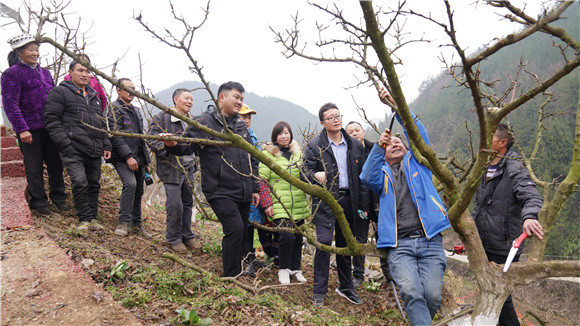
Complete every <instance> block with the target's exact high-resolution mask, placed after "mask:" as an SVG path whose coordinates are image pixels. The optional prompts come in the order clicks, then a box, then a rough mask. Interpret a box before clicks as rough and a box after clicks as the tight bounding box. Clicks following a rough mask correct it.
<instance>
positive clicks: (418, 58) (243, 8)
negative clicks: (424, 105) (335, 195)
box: [0, 0, 539, 123]
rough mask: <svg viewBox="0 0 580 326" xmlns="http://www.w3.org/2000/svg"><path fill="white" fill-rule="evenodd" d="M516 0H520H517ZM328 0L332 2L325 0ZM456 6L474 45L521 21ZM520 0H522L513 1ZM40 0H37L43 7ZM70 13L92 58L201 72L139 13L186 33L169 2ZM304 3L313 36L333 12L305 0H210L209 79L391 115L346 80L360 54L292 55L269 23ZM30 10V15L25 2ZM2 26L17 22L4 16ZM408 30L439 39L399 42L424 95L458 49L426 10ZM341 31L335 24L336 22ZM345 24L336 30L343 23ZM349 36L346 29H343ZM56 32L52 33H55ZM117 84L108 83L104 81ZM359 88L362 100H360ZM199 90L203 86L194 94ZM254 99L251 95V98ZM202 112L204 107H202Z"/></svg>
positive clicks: (128, 73)
mask: <svg viewBox="0 0 580 326" xmlns="http://www.w3.org/2000/svg"><path fill="white" fill-rule="evenodd" d="M0 2H2V3H4V4H6V5H8V6H11V7H12V8H21V6H22V2H21V1H15V0H0ZM512 2H513V1H512ZM538 2H539V1H532V3H530V4H528V5H527V9H528V10H529V13H531V14H537V13H538V12H539V4H538ZM173 3H174V6H175V8H176V10H177V13H178V14H180V15H183V16H184V17H185V18H186V19H187V21H188V22H190V23H191V24H192V25H197V24H198V22H199V21H200V17H201V10H200V9H199V8H200V7H202V6H204V5H205V2H204V1H192V0H175V1H173ZM323 3H324V2H323ZM336 3H337V5H338V6H339V7H341V8H344V9H345V10H344V14H345V15H346V16H347V17H349V19H351V20H352V21H353V22H355V23H356V22H359V21H361V20H362V18H361V16H362V10H361V8H360V5H359V4H358V2H356V1H350V0H343V1H337V2H336ZM374 3H375V5H382V6H385V7H386V6H389V5H393V4H394V3H395V2H393V1H375V2H374ZM409 3H410V6H411V8H413V9H414V10H416V11H420V12H422V13H424V14H426V15H432V16H433V17H443V14H444V10H445V7H444V5H443V1H427V0H424V1H409ZM451 3H452V6H453V8H454V10H455V17H456V22H455V24H456V29H457V31H458V38H459V42H460V44H462V45H464V46H467V47H468V52H469V51H470V50H471V51H473V50H475V49H476V48H477V47H478V46H480V45H482V44H485V43H488V42H490V41H491V40H492V39H493V38H494V37H501V36H503V35H506V34H509V33H511V32H512V31H514V30H515V29H518V28H519V26H518V25H516V24H513V23H508V22H506V21H505V20H501V17H500V16H498V15H497V14H494V10H493V9H492V8H489V7H488V6H485V5H482V4H478V5H474V4H472V3H473V2H472V1H465V0H456V1H452V2H451ZM513 3H516V4H519V5H521V2H520V1H517V2H513ZM39 4H40V1H33V7H34V8H39ZM68 12H69V13H71V14H70V15H68V16H67V19H68V20H69V21H70V22H75V21H76V20H77V19H78V18H76V17H80V18H81V20H82V22H83V29H84V30H86V29H88V28H89V27H90V31H89V32H88V35H89V36H90V37H91V38H90V40H89V43H90V44H89V46H88V49H87V53H88V54H89V55H90V56H91V60H92V62H93V64H95V65H96V66H97V67H99V68H104V69H103V70H104V71H106V72H110V71H111V68H110V65H111V63H113V62H114V61H115V60H116V59H117V58H120V57H122V60H121V61H120V63H119V65H118V67H117V68H118V70H119V71H118V72H117V75H118V76H122V77H129V78H132V79H133V80H134V81H135V80H138V77H139V65H138V58H139V55H140V56H141V60H142V62H143V73H144V84H145V85H146V86H147V87H148V88H150V89H152V90H153V91H154V92H157V91H160V90H163V89H166V88H168V87H170V86H172V85H173V84H175V83H178V82H180V81H184V80H198V78H197V76H195V75H193V74H192V73H190V72H189V70H188V66H190V65H191V64H190V63H189V62H188V60H187V58H186V56H185V54H184V53H183V52H180V51H179V50H176V49H171V48H168V47H167V46H166V45H163V44H161V43H160V42H158V41H157V40H154V39H153V38H152V37H151V36H150V35H149V34H147V33H146V32H145V31H144V30H143V28H142V27H141V26H140V25H139V24H138V23H137V22H136V21H135V20H133V19H132V17H133V16H134V15H137V14H138V13H141V14H142V15H143V20H144V21H146V22H148V23H149V24H150V26H151V27H152V28H154V29H156V30H158V31H160V33H163V28H167V29H169V30H171V31H174V32H175V33H176V34H178V35H181V33H182V32H183V29H182V27H181V26H180V23H178V22H176V21H175V20H173V19H172V16H171V14H170V7H169V3H168V2H165V1H127V0H124V1H119V0H116V1H113V0H101V1H87V0H71V3H70V6H69V9H68ZM297 12H298V14H299V17H301V19H302V23H301V26H302V27H301V31H302V34H303V37H304V39H303V41H307V42H309V43H310V44H312V41H313V40H314V38H315V37H316V35H317V34H316V29H315V26H316V25H315V24H316V21H319V22H323V23H325V24H328V23H329V22H330V20H329V17H328V16H327V15H326V14H324V13H322V12H321V11H320V10H317V9H315V8H312V7H311V6H309V5H308V4H307V3H306V2H305V1H301V0H293V1H288V0H287V1H277V0H247V1H213V2H212V3H211V4H210V15H209V19H208V21H207V22H206V23H205V25H203V27H202V28H201V29H200V30H199V31H198V32H196V36H195V37H194V41H193V46H192V48H193V51H192V55H193V57H194V58H195V59H196V60H198V61H199V64H200V65H201V66H203V67H204V73H205V77H206V79H207V80H209V81H210V82H213V83H215V84H221V83H223V82H225V81H228V80H235V81H239V82H241V83H242V84H243V85H244V87H245V88H246V91H248V92H253V93H256V94H258V95H261V96H274V97H279V98H282V99H285V100H288V101H291V102H293V103H296V104H298V105H301V106H303V107H305V108H306V109H307V110H309V111H310V112H313V113H314V114H316V113H317V112H318V109H319V108H320V106H321V105H322V104H324V103H326V102H335V103H336V104H337V105H338V107H339V108H340V110H341V111H342V113H343V114H344V115H345V119H344V120H345V123H346V122H347V121H350V120H359V121H362V120H361V119H360V118H359V117H358V114H357V112H356V110H355V102H354V100H356V102H357V103H358V104H359V105H362V106H363V107H365V108H366V109H367V110H368V111H369V114H370V116H371V118H373V119H382V118H383V117H384V112H386V110H385V108H386V107H385V106H384V105H382V104H381V103H380V102H379V101H378V99H377V96H376V91H375V90H374V88H371V87H359V88H355V89H349V90H346V89H345V88H346V87H349V86H352V85H355V84H356V78H355V76H361V71H360V69H357V68H356V67H355V66H354V64H351V63H318V64H316V63H314V62H312V61H309V60H306V59H302V58H296V57H293V58H290V59H286V58H285V57H284V56H283V55H282V54H281V52H282V50H283V48H282V46H281V45H280V44H278V43H275V42H274V34H273V32H272V31H271V30H270V27H272V28H273V29H275V30H277V31H281V30H284V29H287V28H290V27H292V23H293V21H292V15H295V14H296V13H297ZM21 14H22V16H23V18H25V19H26V17H25V12H24V9H23V8H21ZM0 19H1V20H0V26H1V25H4V24H5V23H7V22H8V20H7V19H6V18H0ZM405 30H406V31H407V32H409V33H410V35H408V36H407V37H408V38H409V39H411V38H415V39H416V38H420V37H421V36H424V37H425V38H427V39H432V40H433V42H431V43H413V44H411V45H409V46H407V47H406V48H403V49H402V50H401V51H400V52H399V56H400V57H401V58H402V59H403V63H404V65H400V66H398V68H397V72H398V74H399V76H400V77H401V79H402V82H403V89H404V92H405V96H406V98H407V100H408V101H409V102H410V101H411V100H412V99H413V98H415V97H416V96H417V95H418V87H419V85H420V84H421V82H422V81H423V80H425V79H426V78H428V77H430V76H435V75H437V74H438V73H439V72H440V71H441V69H442V68H443V64H442V63H441V61H440V58H441V55H443V56H444V57H445V58H447V59H449V60H451V61H456V60H452V59H453V58H455V59H456V58H457V56H456V55H455V57H452V52H451V51H450V49H449V48H447V47H440V45H441V44H443V43H448V40H447V39H446V38H445V35H444V34H443V33H442V30H441V29H440V28H439V27H437V26H436V25H434V24H431V23H428V22H426V21H422V20H413V19H409V20H408V21H407V23H406V25H405ZM331 31H332V29H331ZM335 31H336V30H335ZM338 33H339V31H336V34H335V35H336V37H340V36H341V35H344V34H338ZM18 34H19V30H18V26H17V25H16V24H11V25H8V26H4V27H0V35H2V36H1V37H0V69H1V70H4V69H5V68H6V67H7V63H6V61H5V59H4V58H6V55H7V53H8V52H9V50H10V48H9V46H8V44H7V43H5V42H6V40H7V39H8V38H9V37H11V36H14V35H18ZM47 36H50V35H47ZM308 49H309V53H310V54H312V55H317V54H318V53H319V50H317V49H316V48H314V47H312V46H310V47H308ZM50 51H52V48H51V46H50V45H47V44H45V45H43V46H42V47H41V55H48V54H49V52H50ZM105 86H106V88H109V87H110V86H109V85H105ZM353 98H354V100H353ZM194 100H195V94H194ZM249 105H250V106H251V103H249ZM194 113H195V114H197V113H198V112H194Z"/></svg>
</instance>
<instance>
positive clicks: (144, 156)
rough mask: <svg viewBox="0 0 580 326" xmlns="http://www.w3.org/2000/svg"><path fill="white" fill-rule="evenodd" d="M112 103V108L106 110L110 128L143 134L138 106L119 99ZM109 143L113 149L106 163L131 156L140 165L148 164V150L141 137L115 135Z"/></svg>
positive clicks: (124, 159) (120, 160)
mask: <svg viewBox="0 0 580 326" xmlns="http://www.w3.org/2000/svg"><path fill="white" fill-rule="evenodd" d="M112 105H113V109H112V110H107V119H108V120H109V128H110V129H111V130H115V131H121V132H127V133H134V134H143V117H142V116H141V112H139V111H140V109H139V108H138V107H135V106H133V105H127V104H125V103H123V101H121V100H120V99H118V100H116V101H115V102H113V103H112ZM111 144H112V145H113V151H112V152H111V158H110V159H108V160H107V163H114V162H125V161H127V159H129V158H130V157H133V158H134V159H135V160H137V162H138V163H139V164H140V165H149V161H150V158H149V150H148V149H147V145H146V144H145V140H143V139H142V138H133V137H121V136H116V137H113V138H111Z"/></svg>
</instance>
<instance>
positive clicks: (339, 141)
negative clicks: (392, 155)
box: [303, 103, 368, 307]
mask: <svg viewBox="0 0 580 326" xmlns="http://www.w3.org/2000/svg"><path fill="white" fill-rule="evenodd" d="M318 118H319V119H320V125H321V126H322V127H323V128H324V129H323V130H322V132H321V133H320V135H319V136H317V137H314V138H313V139H312V140H310V141H309V142H308V145H307V146H306V149H305V150H304V164H303V170H304V174H303V175H304V178H305V179H306V180H307V181H309V182H311V183H314V184H320V185H322V186H324V187H326V189H327V190H328V191H329V192H331V193H332V194H333V195H334V198H335V199H336V200H338V203H339V204H340V206H341V207H342V209H343V211H344V215H345V217H346V220H347V221H348V224H349V227H350V229H351V230H352V229H353V228H354V221H355V219H360V218H362V217H361V216H360V215H359V213H358V212H359V210H360V211H361V212H363V211H364V213H363V214H364V215H365V218H366V214H367V212H368V191H367V189H366V188H365V187H364V186H363V185H362V184H361V182H360V180H359V179H358V175H359V174H360V172H361V170H362V165H363V163H364V153H363V147H362V144H361V143H360V142H359V141H358V140H356V139H353V138H352V137H350V136H349V135H348V133H347V132H346V131H345V130H344V129H343V128H342V115H341V114H340V111H339V110H338V108H337V107H336V104H333V103H326V104H325V105H323V106H322V107H321V108H320V110H319V111H318ZM312 213H313V214H314V218H313V219H312V223H314V224H315V225H316V235H317V239H318V242H320V243H322V244H325V245H331V244H332V235H333V233H334V234H335V242H336V247H339V248H340V247H346V245H347V243H346V239H345V238H344V235H343V233H342V229H341V228H340V226H339V225H338V224H337V223H336V217H335V216H334V213H333V212H332V210H331V209H330V207H329V206H328V205H326V204H325V203H324V202H322V201H321V200H320V198H318V197H313V198H312ZM335 230H336V231H335ZM336 265H337V269H338V279H339V281H340V286H339V287H338V288H337V289H336V290H335V292H336V293H337V294H338V295H340V296H342V297H344V298H346V299H347V300H348V301H350V302H351V303H354V304H361V303H362V300H361V299H360V297H359V296H358V295H357V294H356V292H355V291H354V284H353V281H352V274H351V257H350V256H343V255H336ZM329 267H330V253H329V252H327V251H324V250H320V249H316V253H315V255H314V296H313V300H312V303H313V304H314V306H316V307H319V306H322V305H324V297H325V295H326V292H328V273H329Z"/></svg>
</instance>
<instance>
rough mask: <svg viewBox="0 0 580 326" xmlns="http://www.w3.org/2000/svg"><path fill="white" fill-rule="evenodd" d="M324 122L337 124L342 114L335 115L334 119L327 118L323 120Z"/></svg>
mask: <svg viewBox="0 0 580 326" xmlns="http://www.w3.org/2000/svg"><path fill="white" fill-rule="evenodd" d="M323 120H324V121H328V122H337V121H340V120H342V114H341V115H335V116H334V117H328V118H326V119H323Z"/></svg>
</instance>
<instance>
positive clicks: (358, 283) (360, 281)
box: [352, 277, 365, 289]
mask: <svg viewBox="0 0 580 326" xmlns="http://www.w3.org/2000/svg"><path fill="white" fill-rule="evenodd" d="M364 281H365V280H364V278H360V277H355V278H354V280H352V283H353V284H354V288H355V289H358V288H359V287H360V286H361V285H362V284H363V282H364Z"/></svg>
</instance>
